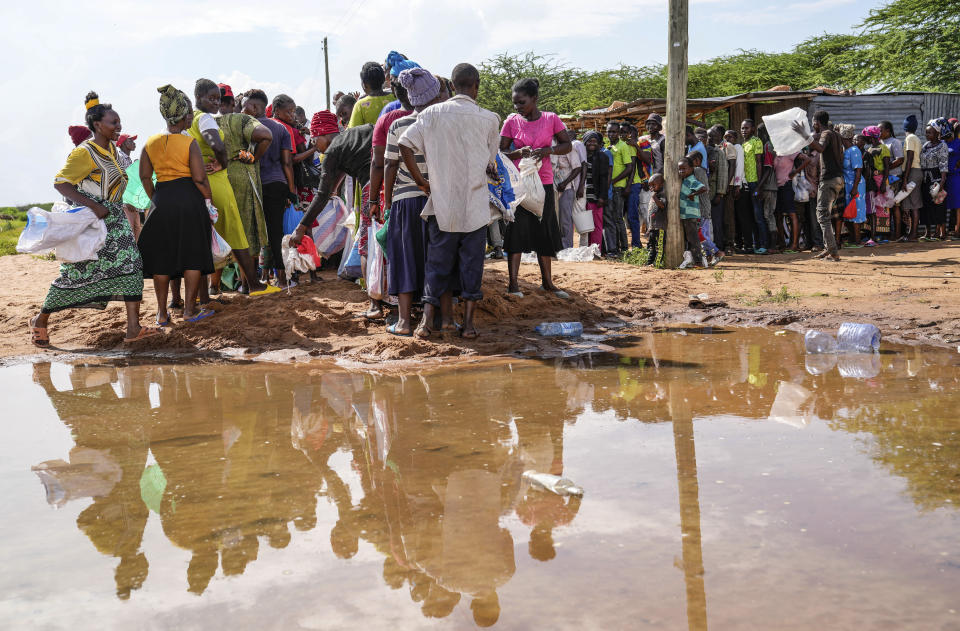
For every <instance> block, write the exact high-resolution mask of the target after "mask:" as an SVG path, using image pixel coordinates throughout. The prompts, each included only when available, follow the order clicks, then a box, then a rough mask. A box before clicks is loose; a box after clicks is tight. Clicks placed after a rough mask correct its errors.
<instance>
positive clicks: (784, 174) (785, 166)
mask: <svg viewBox="0 0 960 631" xmlns="http://www.w3.org/2000/svg"><path fill="white" fill-rule="evenodd" d="M798 155H800V154H799V152H797V153H791V154H790V155H786V156H777V157H775V158H774V159H773V169H774V171H776V175H777V186H783V185H784V184H786V183H787V180H789V179H790V171H793V161H794V160H796V159H797V156H798Z"/></svg>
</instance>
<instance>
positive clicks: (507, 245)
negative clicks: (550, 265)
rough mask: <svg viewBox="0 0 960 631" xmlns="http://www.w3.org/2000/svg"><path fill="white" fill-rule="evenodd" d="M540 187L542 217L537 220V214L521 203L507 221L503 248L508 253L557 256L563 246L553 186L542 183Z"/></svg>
mask: <svg viewBox="0 0 960 631" xmlns="http://www.w3.org/2000/svg"><path fill="white" fill-rule="evenodd" d="M543 188H544V196H543V217H542V218H540V219H537V216H536V215H534V214H533V213H532V212H530V211H529V210H527V209H525V208H524V207H523V206H520V207H518V208H517V212H516V218H515V219H514V221H513V222H512V223H508V224H507V229H506V231H505V232H504V235H503V249H504V251H506V252H507V253H508V254H516V253H523V252H536V253H537V256H556V255H557V252H559V251H560V250H562V249H563V242H562V240H561V239H560V221H559V220H558V219H557V204H556V196H555V195H554V192H553V185H552V184H544V186H543Z"/></svg>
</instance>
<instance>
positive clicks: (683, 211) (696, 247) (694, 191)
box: [677, 158, 710, 269]
mask: <svg viewBox="0 0 960 631" xmlns="http://www.w3.org/2000/svg"><path fill="white" fill-rule="evenodd" d="M677 169H678V171H679V174H680V178H681V180H682V182H681V184H680V220H681V222H682V223H683V234H684V237H685V238H686V241H687V250H686V251H685V252H684V253H683V263H681V264H680V269H686V268H688V267H690V266H691V265H693V264H694V262H696V263H698V264H701V265H702V266H703V267H707V261H706V258H704V256H703V250H702V249H701V248H700V237H699V236H698V235H697V232H698V227H699V225H700V200H698V199H697V196H698V195H701V196H705V195H709V194H710V189H709V188H707V187H706V186H704V185H703V184H702V183H701V182H700V181H699V180H698V179H697V178H696V177H694V175H693V162H691V161H690V158H682V159H681V160H680V162H679V163H678V164H677Z"/></svg>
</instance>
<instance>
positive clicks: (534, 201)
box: [514, 158, 546, 217]
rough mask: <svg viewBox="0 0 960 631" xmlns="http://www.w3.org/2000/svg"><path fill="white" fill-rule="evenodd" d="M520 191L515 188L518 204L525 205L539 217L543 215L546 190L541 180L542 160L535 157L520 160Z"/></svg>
mask: <svg viewBox="0 0 960 631" xmlns="http://www.w3.org/2000/svg"><path fill="white" fill-rule="evenodd" d="M519 171H520V189H519V190H520V192H519V193H518V192H517V189H514V195H516V196H517V205H519V206H523V207H524V208H526V209H527V210H529V211H530V212H532V213H533V214H534V215H536V216H537V217H543V201H544V199H545V197H546V192H545V191H544V190H543V183H542V182H541V181H540V162H539V161H537V160H534V159H533V158H523V159H522V160H520V169H519Z"/></svg>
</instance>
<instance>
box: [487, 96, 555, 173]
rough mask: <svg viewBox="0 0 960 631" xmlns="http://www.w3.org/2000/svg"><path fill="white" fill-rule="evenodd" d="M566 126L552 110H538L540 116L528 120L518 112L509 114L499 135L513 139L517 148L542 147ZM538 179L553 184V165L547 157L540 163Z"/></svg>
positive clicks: (548, 144) (547, 144)
mask: <svg viewBox="0 0 960 631" xmlns="http://www.w3.org/2000/svg"><path fill="white" fill-rule="evenodd" d="M566 128H567V127H566V125H564V124H563V121H562V120H560V117H559V116H557V115H556V114H554V113H553V112H540V118H538V119H537V120H535V121H528V120H527V119H525V118H524V117H522V116H520V115H519V114H511V115H510V116H508V117H507V120H506V122H505V123H504V124H503V129H502V130H500V135H501V136H503V137H504V138H510V139H511V140H513V144H514V146H515V147H516V148H517V149H521V148H523V147H530V148H531V149H542V148H544V147H549V146H550V145H551V144H553V136H554V134H556V133H557V132H560V131H563V130H565V129H566ZM514 163H515V164H517V165H519V164H520V161H519V160H514ZM540 181H541V182H543V183H544V184H553V165H552V164H551V162H550V160H549V157H548V159H546V160H544V161H543V163H542V164H541V165H540Z"/></svg>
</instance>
